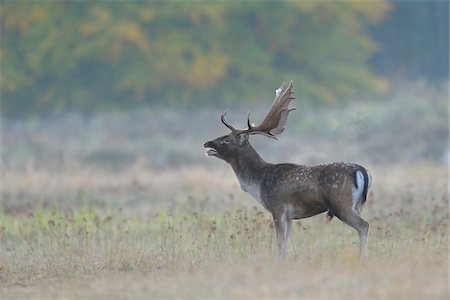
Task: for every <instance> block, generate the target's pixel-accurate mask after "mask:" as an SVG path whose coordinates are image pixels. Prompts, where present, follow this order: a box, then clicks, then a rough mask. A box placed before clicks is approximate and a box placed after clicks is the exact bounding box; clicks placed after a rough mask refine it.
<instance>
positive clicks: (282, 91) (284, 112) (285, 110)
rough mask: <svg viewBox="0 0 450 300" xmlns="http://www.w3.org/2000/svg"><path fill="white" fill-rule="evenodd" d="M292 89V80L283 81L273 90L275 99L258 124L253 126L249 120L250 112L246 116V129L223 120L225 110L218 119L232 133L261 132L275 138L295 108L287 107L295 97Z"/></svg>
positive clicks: (282, 129)
mask: <svg viewBox="0 0 450 300" xmlns="http://www.w3.org/2000/svg"><path fill="white" fill-rule="evenodd" d="M293 94H294V92H293V91H292V80H291V82H289V84H286V82H283V84H282V85H281V86H280V87H279V88H278V89H277V90H276V91H275V99H274V100H273V103H272V106H271V107H270V110H269V112H268V113H267V114H266V117H265V118H264V120H263V121H262V122H261V123H260V124H259V125H258V126H254V125H253V124H252V123H251V121H250V113H249V114H248V117H247V126H248V128H247V129H243V130H238V129H236V128H234V127H233V126H231V125H230V124H228V123H227V121H225V115H226V114H227V111H225V112H223V113H222V116H221V117H220V119H221V120H222V123H223V124H224V125H225V126H227V127H228V128H229V129H230V130H231V131H232V132H233V133H234V134H236V135H239V134H242V133H249V134H262V135H265V136H267V137H270V138H273V139H277V137H276V135H278V134H280V133H282V132H283V131H284V125H285V124H286V121H287V117H288V115H289V112H291V111H293V110H295V108H289V103H290V102H291V101H292V100H293V99H295V97H294V96H293Z"/></svg>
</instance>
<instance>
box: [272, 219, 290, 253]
mask: <svg viewBox="0 0 450 300" xmlns="http://www.w3.org/2000/svg"><path fill="white" fill-rule="evenodd" d="M273 221H274V223H275V230H276V232H277V244H278V259H279V260H284V259H285V258H286V244H287V241H288V238H289V233H290V231H291V223H292V220H290V219H289V218H288V215H287V212H283V214H281V216H274V218H273Z"/></svg>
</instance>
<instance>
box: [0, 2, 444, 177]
mask: <svg viewBox="0 0 450 300" xmlns="http://www.w3.org/2000/svg"><path fill="white" fill-rule="evenodd" d="M0 50H1V52H0V60H1V86H0V87H1V118H2V147H1V148H2V160H1V163H2V168H3V170H4V171H5V172H6V171H8V170H10V171H13V170H16V171H17V172H19V173H20V172H22V173H23V172H32V171H33V170H34V171H36V170H41V171H42V170H46V171H48V172H50V174H54V172H59V171H61V170H69V171H67V172H68V174H71V175H70V176H74V172H72V170H74V168H75V169H77V170H79V169H83V170H86V169H94V170H96V171H98V170H102V172H106V173H108V172H109V173H110V174H112V173H111V172H119V171H124V170H128V169H130V168H135V167H136V166H138V167H139V168H141V169H142V170H144V169H148V170H153V171H155V172H156V174H158V172H162V171H165V170H178V169H183V168H190V167H193V166H201V167H203V168H206V170H209V171H210V170H217V168H219V169H220V168H222V170H225V169H226V170H228V169H227V168H228V167H227V166H225V164H224V163H222V162H220V161H218V160H216V159H206V158H205V157H204V156H203V151H204V150H203V149H202V145H203V143H204V142H205V141H207V140H210V139H213V138H215V137H217V136H219V135H222V134H225V133H227V132H228V130H227V129H226V128H225V127H224V126H223V125H222V124H221V123H220V120H219V116H220V113H221V112H222V111H224V110H225V109H229V111H230V112H229V113H228V118H229V120H230V122H231V123H232V124H234V125H235V126H236V127H244V126H245V120H246V115H247V112H248V111H251V112H252V117H253V120H254V122H255V123H257V122H259V121H261V119H262V118H263V116H264V114H265V112H266V111H267V110H268V108H269V106H270V104H271V103H272V100H273V96H274V90H275V89H276V88H278V87H279V86H280V84H281V83H282V82H283V81H285V80H293V81H294V90H295V93H296V97H297V99H296V100H295V101H294V104H293V106H294V107H296V108H297V111H295V112H294V113H292V114H291V115H290V119H289V121H288V128H287V130H286V131H285V133H284V134H283V135H282V136H281V137H280V141H279V142H274V141H273V140H267V139H265V138H264V137H254V138H253V137H252V139H253V143H254V144H255V147H256V148H257V150H258V151H259V152H261V153H262V156H263V157H264V158H265V159H266V160H268V161H271V162H286V161H291V162H295V163H302V164H315V163H325V162H331V161H336V160H343V161H353V162H359V163H366V164H369V165H393V164H396V165H410V164H415V163H421V162H428V163H433V164H438V165H445V164H447V163H448V160H449V151H448V134H449V129H448V97H449V95H448V92H449V88H448V82H449V81H448V80H449V77H448V76H449V4H448V1H388V0H384V1H354V2H352V1H336V2H329V1H299V2H271V1H268V2H256V1H247V2H237V1H229V2H222V1H217V2H214V1H212V2H211V1H209V2H190V3H180V2H176V1H160V2H159V1H158V2H108V3H106V2H84V1H73V2H68V1H56V2H10V1H3V2H2V4H1V49H0ZM27 170H28V171H27ZM30 170H32V171H30ZM224 172H225V171H224ZM230 172H231V171H230ZM94 174H96V173H95V172H94ZM19 177H20V176H19ZM137 177H139V176H137Z"/></svg>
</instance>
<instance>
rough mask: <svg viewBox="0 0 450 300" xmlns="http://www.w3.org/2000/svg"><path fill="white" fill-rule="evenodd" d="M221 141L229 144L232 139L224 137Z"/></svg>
mask: <svg viewBox="0 0 450 300" xmlns="http://www.w3.org/2000/svg"><path fill="white" fill-rule="evenodd" d="M220 143H221V144H229V143H230V140H229V139H228V138H224V139H222V141H221V142H220Z"/></svg>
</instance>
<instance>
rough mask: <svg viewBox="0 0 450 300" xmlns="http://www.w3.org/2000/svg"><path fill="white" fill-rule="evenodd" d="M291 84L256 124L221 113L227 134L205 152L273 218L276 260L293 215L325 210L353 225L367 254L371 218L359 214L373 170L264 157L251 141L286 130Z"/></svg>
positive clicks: (282, 257) (283, 250) (282, 254)
mask: <svg viewBox="0 0 450 300" xmlns="http://www.w3.org/2000/svg"><path fill="white" fill-rule="evenodd" d="M292 89H293V83H292V81H290V82H289V83H286V82H284V83H283V84H282V85H281V86H280V88H278V89H277V90H276V91H275V99H274V101H273V104H272V106H271V107H270V110H269V111H268V112H267V114H266V116H265V118H264V119H263V121H262V122H261V123H260V124H259V125H257V126H255V124H253V123H252V122H251V121H250V113H249V114H248V117H247V128H246V129H236V128H234V127H233V126H231V125H230V124H229V123H228V122H227V121H226V119H225V115H226V113H227V111H225V112H223V113H222V115H221V121H222V123H223V124H224V125H225V126H226V127H227V128H228V129H230V130H231V133H229V134H227V135H224V136H221V137H218V138H216V139H214V140H211V141H208V142H206V143H205V144H204V145H203V146H204V148H206V152H205V154H206V155H207V156H212V157H216V158H219V159H221V160H224V161H225V162H226V163H228V164H230V165H231V168H232V169H233V171H234V173H235V175H236V177H237V179H238V181H239V184H240V187H241V189H242V190H243V191H244V192H247V193H249V194H250V195H251V196H252V197H253V198H255V199H256V201H257V202H259V203H260V204H261V205H262V206H263V207H264V208H265V209H266V210H267V211H268V212H269V213H270V214H271V215H272V217H273V222H274V227H275V230H276V239H277V246H278V258H279V260H285V257H286V244H287V241H288V238H289V235H290V231H291V224H292V220H297V219H303V218H308V217H312V216H315V215H318V214H321V213H325V212H326V217H327V219H328V221H331V219H332V218H333V217H334V216H336V217H337V218H338V219H339V220H341V221H342V222H343V223H345V224H347V225H348V226H350V227H352V228H354V229H355V230H356V231H357V232H358V236H359V242H360V243H359V257H360V258H365V257H367V243H368V233H369V223H368V222H367V221H366V220H364V219H363V218H362V217H361V213H362V208H363V205H364V204H365V202H366V199H367V193H368V189H369V187H370V183H371V175H370V173H369V171H368V170H366V169H365V168H364V167H362V166H360V165H358V164H353V163H344V162H335V163H330V164H322V165H315V166H305V165H298V164H293V163H280V164H272V163H268V162H266V161H265V160H264V159H263V158H262V157H261V156H260V155H259V154H258V153H257V152H256V150H255V149H254V148H253V147H252V145H251V144H250V142H249V137H250V136H251V135H256V134H260V135H263V136H266V137H269V138H272V139H275V140H278V138H277V136H278V135H279V134H281V133H282V132H283V131H284V129H285V124H286V122H287V118H288V115H289V113H290V112H291V111H293V110H295V108H289V104H290V102H291V101H292V100H293V99H295V97H294V92H293V90H292Z"/></svg>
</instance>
